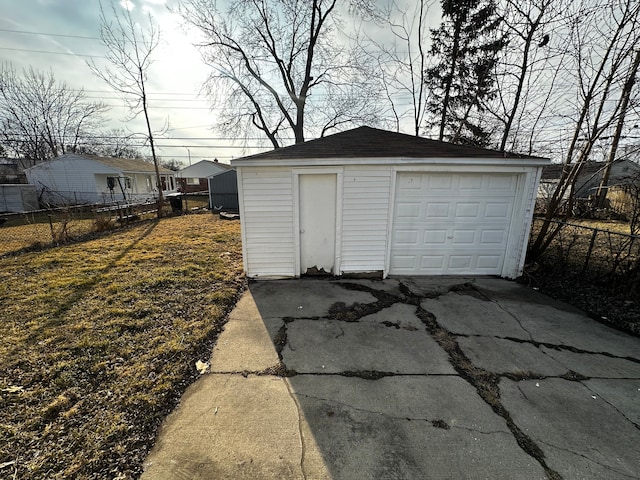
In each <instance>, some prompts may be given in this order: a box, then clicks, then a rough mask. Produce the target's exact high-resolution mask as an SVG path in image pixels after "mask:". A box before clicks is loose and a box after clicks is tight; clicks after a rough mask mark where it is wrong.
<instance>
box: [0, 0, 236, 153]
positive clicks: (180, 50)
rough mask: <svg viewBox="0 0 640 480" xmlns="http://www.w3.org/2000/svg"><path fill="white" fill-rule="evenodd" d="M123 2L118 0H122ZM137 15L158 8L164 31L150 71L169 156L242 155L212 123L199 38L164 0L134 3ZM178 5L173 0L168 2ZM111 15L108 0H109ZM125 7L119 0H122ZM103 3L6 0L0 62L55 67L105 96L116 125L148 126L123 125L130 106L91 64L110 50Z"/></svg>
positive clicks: (0, 15)
mask: <svg viewBox="0 0 640 480" xmlns="http://www.w3.org/2000/svg"><path fill="white" fill-rule="evenodd" d="M117 1H119V0H117ZM131 3H132V4H133V5H134V8H133V10H132V14H133V15H134V19H142V20H144V18H143V17H144V14H146V13H151V15H152V16H153V18H154V20H155V22H156V23H157V24H158V25H159V27H160V31H161V44H160V47H159V49H158V50H157V53H156V55H155V56H154V58H155V62H154V64H153V65H152V67H151V69H150V72H149V79H150V81H149V85H148V86H149V91H150V98H151V103H150V105H151V115H152V118H151V120H152V126H153V128H154V129H155V130H160V129H162V127H163V126H164V125H165V123H166V122H167V121H168V122H169V128H170V130H169V131H168V133H167V136H168V137H172V138H170V139H169V138H167V139H165V138H162V139H158V140H157V143H158V144H159V145H161V146H162V147H161V148H160V155H162V157H163V158H167V159H168V158H175V159H176V160H179V161H182V162H184V163H185V164H186V163H188V157H189V155H190V156H191V160H192V162H195V161H197V160H200V159H202V158H208V159H213V158H214V157H217V158H219V159H220V160H221V161H225V162H227V161H229V160H230V159H231V156H241V155H242V154H243V152H242V151H241V150H240V149H229V148H221V147H222V146H223V145H229V141H226V140H222V139H218V138H216V134H215V133H213V132H212V130H211V128H210V126H211V125H212V124H213V123H214V117H213V115H214V114H213V113H212V112H211V111H210V109H209V104H208V103H207V101H206V99H205V98H204V97H203V96H201V95H199V91H200V88H201V86H202V83H203V81H204V80H205V78H206V75H207V67H206V66H205V65H204V64H203V63H202V61H201V59H200V54H199V53H198V51H197V49H196V48H195V47H194V46H193V43H194V42H195V41H196V39H197V37H196V36H195V35H191V36H189V33H188V32H186V31H185V29H184V27H183V21H182V19H181V17H179V16H177V15H175V14H173V13H171V12H170V11H169V10H168V8H167V6H166V3H167V2H165V1H164V0H132V1H131ZM168 3H169V4H171V3H172V2H171V1H170V2H168ZM103 4H104V6H105V12H107V13H108V12H110V10H109V0H104V1H103ZM116 6H118V8H122V7H121V6H120V3H116ZM99 35H100V20H99V3H98V0H0V61H1V62H7V61H10V62H12V63H13V65H14V66H15V67H16V69H18V70H19V71H20V70H21V69H22V68H25V67H29V66H30V65H31V66H33V67H35V68H37V69H39V70H45V71H46V70H51V71H53V73H54V75H55V77H56V79H57V80H62V81H65V82H67V85H68V87H70V88H84V89H85V92H86V95H87V96H88V97H91V98H95V99H100V100H104V101H105V103H107V104H108V105H110V106H111V107H112V108H111V110H110V112H108V116H109V117H110V124H109V127H124V126H127V127H128V128H129V129H130V130H132V131H134V132H138V131H144V125H143V123H142V118H139V119H136V120H134V121H131V122H129V123H126V124H125V123H124V120H125V118H126V116H127V111H126V110H125V109H124V107H123V102H122V100H120V99H119V98H118V97H117V95H116V94H115V93H113V91H112V90H111V89H110V87H109V86H108V85H107V84H105V83H104V82H103V81H102V80H100V79H98V78H97V77H95V76H94V75H93V74H92V73H91V71H90V70H89V68H88V67H87V65H86V63H85V62H86V60H89V59H92V58H93V59H94V60H95V61H96V63H97V64H98V65H99V64H100V62H102V61H104V58H103V57H104V54H105V47H104V46H103V45H102V43H101V41H100V39H99Z"/></svg>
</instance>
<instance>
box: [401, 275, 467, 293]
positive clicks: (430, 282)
mask: <svg viewBox="0 0 640 480" xmlns="http://www.w3.org/2000/svg"><path fill="white" fill-rule="evenodd" d="M399 280H400V281H401V282H402V284H403V285H404V286H405V287H407V289H408V290H409V291H410V292H411V293H413V294H414V295H416V296H418V297H427V298H434V297H437V296H438V295H442V294H443V293H447V292H448V291H449V290H450V289H451V288H452V287H455V286H456V285H462V284H465V283H473V282H474V281H475V279H474V278H472V277H457V276H456V277H451V276H446V275H445V276H435V277H399Z"/></svg>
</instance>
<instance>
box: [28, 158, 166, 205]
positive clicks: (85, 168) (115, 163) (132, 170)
mask: <svg viewBox="0 0 640 480" xmlns="http://www.w3.org/2000/svg"><path fill="white" fill-rule="evenodd" d="M25 173H26V175H27V179H28V181H29V183H30V184H32V185H35V187H36V189H37V190H38V192H39V194H40V195H41V199H42V200H43V201H45V202H48V203H51V204H55V205H58V204H66V205H69V204H72V205H77V204H87V203H109V202H115V201H118V202H121V201H128V202H140V201H145V200H152V199H154V198H157V196H158V189H157V185H156V174H155V169H154V166H153V163H150V162H145V161H144V160H132V159H127V158H111V157H97V156H93V155H80V154H65V155H61V156H59V157H57V158H55V159H54V160H50V161H48V162H43V163H40V164H38V165H36V166H34V167H31V168H28V169H26V170H25ZM160 178H161V188H162V190H163V192H164V193H171V192H175V191H176V178H175V172H173V171H172V170H168V169H166V168H162V167H161V168H160Z"/></svg>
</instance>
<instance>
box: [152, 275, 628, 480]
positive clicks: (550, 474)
mask: <svg viewBox="0 0 640 480" xmlns="http://www.w3.org/2000/svg"><path fill="white" fill-rule="evenodd" d="M639 445H640V339H639V338H637V337H632V336H630V335H626V334H624V333H621V332H618V331H615V330H612V329H610V328H607V327H605V326H603V325H601V324H599V323H597V322H595V321H593V320H590V319H589V318H587V317H586V316H585V315H584V314H582V313H581V312H580V311H578V310H576V309H574V308H571V307H569V306H567V305H565V304H562V303H559V302H555V301H553V300H551V299H550V298H548V297H546V296H544V295H541V294H539V293H537V292H535V291H532V290H530V289H527V288H525V287H523V286H520V285H517V284H515V283H513V282H508V281H506V280H499V279H490V278H481V279H464V278H422V279H421V278H415V277H412V278H399V279H389V280H385V281H367V280H334V281H327V280H310V279H304V280H289V281H271V282H258V283H251V284H250V286H249V290H248V291H247V292H245V294H244V296H243V297H242V299H241V300H240V302H239V303H238V305H237V306H236V308H235V309H234V311H233V312H232V314H231V317H230V319H229V323H228V324H227V325H226V327H225V330H224V332H223V333H222V334H221V336H220V338H219V340H218V342H217V344H216V346H215V348H214V351H213V354H212V357H211V368H210V371H209V372H208V373H206V374H204V375H203V376H202V378H201V379H200V380H198V381H197V382H196V383H195V384H194V385H192V386H191V387H190V388H189V389H188V390H187V392H186V393H185V395H184V397H183V399H182V402H181V404H180V406H179V407H178V408H177V409H176V411H175V412H174V413H172V414H171V415H170V416H169V417H168V418H167V420H166V422H165V424H164V425H163V427H162V429H161V431H160V434H159V437H158V440H157V443H156V445H155V447H154V449H153V451H152V452H151V454H150V455H149V457H148V458H147V460H146V462H145V473H144V474H143V476H142V478H143V479H144V480H151V479H167V480H168V479H223V478H224V479H226V478H229V479H243V478H246V479H272V478H275V479H385V480H386V479H441V478H451V479H464V478H469V479H485V478H486V479H500V478H503V479H518V478H522V479H538V478H540V479H542V478H551V479H561V478H564V479H576V478H588V479H597V478H603V479H604V478H606V479H618V478H619V479H629V478H640V454H639V452H640V450H639V447H638V446H639Z"/></svg>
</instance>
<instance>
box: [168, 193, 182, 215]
mask: <svg viewBox="0 0 640 480" xmlns="http://www.w3.org/2000/svg"><path fill="white" fill-rule="evenodd" d="M169 204H170V205H171V211H172V212H173V213H179V212H182V197H180V196H178V195H172V196H170V197H169Z"/></svg>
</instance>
